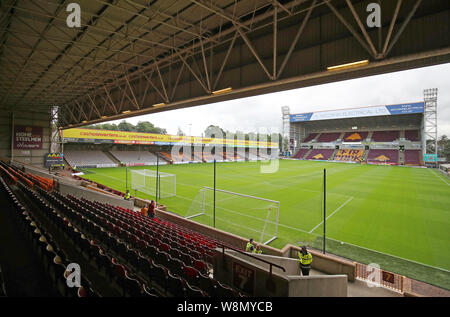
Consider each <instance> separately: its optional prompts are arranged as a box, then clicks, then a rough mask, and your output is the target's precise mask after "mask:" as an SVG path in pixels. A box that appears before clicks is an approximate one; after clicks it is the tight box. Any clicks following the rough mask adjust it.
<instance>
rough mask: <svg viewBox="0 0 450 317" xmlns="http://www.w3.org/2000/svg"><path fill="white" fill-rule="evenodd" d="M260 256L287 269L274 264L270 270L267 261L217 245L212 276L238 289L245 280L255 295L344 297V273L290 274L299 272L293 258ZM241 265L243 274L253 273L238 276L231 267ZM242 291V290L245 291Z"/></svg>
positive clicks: (345, 285)
mask: <svg viewBox="0 0 450 317" xmlns="http://www.w3.org/2000/svg"><path fill="white" fill-rule="evenodd" d="M259 258H261V259H265V260H268V261H270V262H273V263H275V262H277V263H279V264H282V265H283V266H285V268H286V272H283V271H282V270H281V269H279V268H276V267H273V268H272V273H270V267H269V264H267V263H263V262H261V261H258V260H257V259H254V258H251V257H249V256H247V255H244V254H240V253H237V252H235V251H231V250H228V251H225V252H223V251H222V250H221V249H219V248H218V249H216V250H215V251H214V278H215V279H217V280H219V281H221V282H224V283H226V284H228V285H232V286H234V287H236V288H238V289H240V287H241V283H242V282H244V283H245V281H249V280H250V281H252V282H253V283H250V282H247V287H248V288H247V289H250V292H249V293H246V294H247V295H250V296H258V297H300V296H301V297H346V296H347V276H346V275H316V276H299V275H298V274H292V273H297V272H298V264H297V263H295V260H294V259H289V258H282V257H279V258H278V259H275V258H276V257H274V256H267V255H266V256H264V255H260V256H259ZM236 263H237V264H239V266H241V267H244V268H245V271H246V272H252V273H251V274H248V275H246V274H244V276H246V277H248V276H252V278H248V279H247V280H243V279H241V278H239V277H238V278H237V276H238V274H237V273H236V272H234V271H233V267H234V265H235V264H236ZM244 293H245V292H244Z"/></svg>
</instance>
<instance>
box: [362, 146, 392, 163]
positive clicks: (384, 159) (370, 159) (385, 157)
mask: <svg viewBox="0 0 450 317" xmlns="http://www.w3.org/2000/svg"><path fill="white" fill-rule="evenodd" d="M398 158H399V153H398V150H379V149H373V150H370V151H369V154H368V156H367V163H370V164H390V165H397V164H398Z"/></svg>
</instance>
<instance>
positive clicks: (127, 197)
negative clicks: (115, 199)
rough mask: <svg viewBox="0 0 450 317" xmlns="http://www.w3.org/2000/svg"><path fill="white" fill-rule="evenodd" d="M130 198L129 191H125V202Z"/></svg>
mask: <svg viewBox="0 0 450 317" xmlns="http://www.w3.org/2000/svg"><path fill="white" fill-rule="evenodd" d="M130 198H131V194H130V191H129V190H127V192H126V194H125V200H130Z"/></svg>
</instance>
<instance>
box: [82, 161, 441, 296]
mask: <svg viewBox="0 0 450 317" xmlns="http://www.w3.org/2000/svg"><path fill="white" fill-rule="evenodd" d="M278 163H279V166H278V169H277V170H276V171H275V172H273V173H261V167H262V166H264V165H266V166H267V165H268V164H269V163H268V162H223V163H217V164H216V188H218V189H221V190H227V191H232V192H236V193H241V194H245V195H251V196H257V197H261V198H265V199H270V200H275V201H279V202H280V209H279V221H278V236H277V239H275V240H274V241H273V242H271V243H270V245H271V246H273V247H276V248H282V247H284V246H285V245H286V244H287V243H291V244H299V243H302V244H303V243H304V244H307V245H310V246H313V247H316V248H320V247H321V246H322V233H323V218H324V213H323V170H324V169H326V171H327V182H326V188H327V191H326V237H327V252H330V253H335V254H338V255H341V256H344V257H347V258H350V259H353V260H355V261H359V262H361V263H365V264H369V263H378V264H379V265H380V266H381V268H383V269H386V270H390V271H393V272H396V273H400V274H404V275H407V276H409V277H412V278H416V279H419V280H423V281H426V282H429V283H432V284H435V285H438V286H443V287H445V288H447V289H449V288H450V273H449V270H450V179H449V178H448V177H446V176H443V175H441V174H439V173H438V172H436V171H435V170H432V169H425V168H412V167H395V166H374V165H360V164H344V163H331V162H311V161H297V160H279V161H278ZM272 164H276V163H275V162H272ZM131 169H151V170H156V166H146V167H130V168H128V179H127V178H126V169H125V168H124V167H123V168H99V169H86V170H84V172H85V173H86V175H84V176H83V177H86V178H88V179H91V180H94V181H96V182H98V183H102V184H104V185H107V186H109V187H112V188H115V189H118V190H121V191H125V189H126V179H127V181H128V188H130V187H131V173H130V170H131ZM159 171H161V172H165V173H171V174H175V175H176V196H173V197H169V198H162V199H159V200H158V202H160V203H162V204H164V205H166V206H167V209H168V210H169V211H171V212H174V213H177V214H179V215H182V216H186V214H192V212H193V209H196V208H197V209H198V208H200V207H199V206H201V205H202V192H201V189H202V188H203V187H204V186H208V187H213V185H214V178H213V176H214V166H213V164H212V163H202V164H184V165H163V166H160V167H159ZM131 193H132V194H133V195H134V194H135V193H134V191H131ZM136 194H137V196H138V197H142V198H147V199H155V198H154V196H152V195H148V194H144V193H140V192H137V193H136ZM230 198H231V199H230ZM227 199H228V200H231V201H233V200H234V203H232V202H230V201H229V202H226V201H227ZM206 200H207V202H206V204H210V203H211V199H208V198H207V199H206ZM273 207H274V206H273V205H271V204H268V203H265V204H262V203H255V204H253V203H252V200H248V199H247V200H246V199H240V200H239V199H236V198H233V197H225V196H221V195H220V193H218V196H217V197H216V215H215V221H216V227H217V228H219V229H222V230H225V231H230V232H232V233H236V234H239V235H240V236H243V237H245V238H248V237H254V238H255V240H260V236H259V235H260V233H261V232H263V233H264V234H266V235H268V236H267V237H269V236H270V234H271V233H274V230H275V229H274V228H275V225H274V223H275V222H276V212H275V211H274V208H273ZM194 211H195V210H194ZM192 220H194V221H199V222H202V223H206V224H209V225H212V217H211V214H208V215H203V216H199V217H194V218H192ZM267 237H263V236H261V239H266V238H267Z"/></svg>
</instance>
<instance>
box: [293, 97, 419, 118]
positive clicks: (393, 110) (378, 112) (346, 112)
mask: <svg viewBox="0 0 450 317" xmlns="http://www.w3.org/2000/svg"><path fill="white" fill-rule="evenodd" d="M424 110H425V103H423V102H416V103H406V104H398V105H388V106H376V107H366V108H359V109H343V110H332V111H321V112H310V113H299V114H291V115H290V121H291V122H306V121H319V120H332V119H347V118H362V117H375V116H390V115H400V114H410V113H423V112H424Z"/></svg>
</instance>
